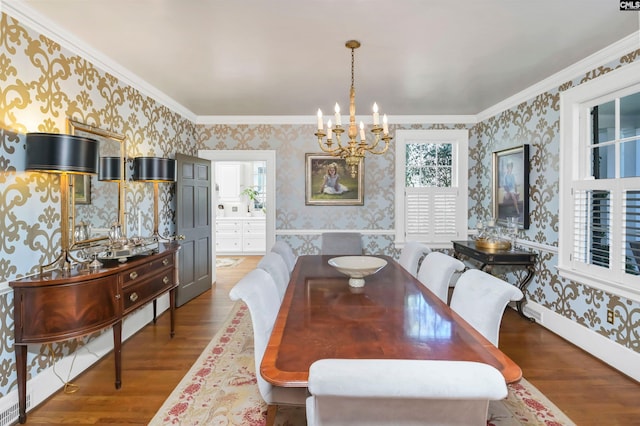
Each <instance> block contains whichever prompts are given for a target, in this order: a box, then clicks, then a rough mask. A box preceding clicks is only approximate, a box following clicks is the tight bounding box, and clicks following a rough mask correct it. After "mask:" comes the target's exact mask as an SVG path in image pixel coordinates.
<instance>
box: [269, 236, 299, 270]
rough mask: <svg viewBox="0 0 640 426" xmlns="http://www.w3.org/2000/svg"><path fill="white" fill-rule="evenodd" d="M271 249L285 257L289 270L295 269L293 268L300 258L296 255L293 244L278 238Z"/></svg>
mask: <svg viewBox="0 0 640 426" xmlns="http://www.w3.org/2000/svg"><path fill="white" fill-rule="evenodd" d="M271 251H273V252H276V253H278V254H279V255H280V256H282V259H284V263H286V264H287V268H288V269H289V272H291V271H293V268H294V267H295V266H296V261H297V260H298V258H297V257H296V255H295V253H294V252H293V250H291V246H290V245H289V244H287V243H286V242H284V241H282V240H278V241H276V242H275V244H274V245H273V247H271Z"/></svg>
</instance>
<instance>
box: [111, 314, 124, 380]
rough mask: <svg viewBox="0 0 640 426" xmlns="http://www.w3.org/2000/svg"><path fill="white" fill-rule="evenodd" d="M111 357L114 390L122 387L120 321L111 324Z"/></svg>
mask: <svg viewBox="0 0 640 426" xmlns="http://www.w3.org/2000/svg"><path fill="white" fill-rule="evenodd" d="M112 328H113V356H114V360H115V365H116V389H120V387H121V386H122V321H118V322H116V323H115V324H113V327H112Z"/></svg>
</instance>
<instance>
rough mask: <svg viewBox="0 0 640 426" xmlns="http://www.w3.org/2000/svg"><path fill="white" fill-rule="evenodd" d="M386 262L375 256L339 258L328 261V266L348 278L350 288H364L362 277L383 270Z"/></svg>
mask: <svg viewBox="0 0 640 426" xmlns="http://www.w3.org/2000/svg"><path fill="white" fill-rule="evenodd" d="M386 264H387V261H386V260H384V259H380V258H379V257H375V256H340V257H333V258H331V259H329V265H331V266H333V267H334V268H336V269H337V270H338V271H340V272H342V273H343V274H345V275H347V276H349V277H350V279H349V285H350V286H351V287H362V286H364V277H366V276H369V275H372V274H375V273H376V272H378V271H379V270H380V269H382V268H384V267H385V265H386Z"/></svg>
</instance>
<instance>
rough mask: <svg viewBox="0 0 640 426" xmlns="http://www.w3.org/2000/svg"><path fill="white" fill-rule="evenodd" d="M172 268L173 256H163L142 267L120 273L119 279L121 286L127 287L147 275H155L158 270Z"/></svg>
mask: <svg viewBox="0 0 640 426" xmlns="http://www.w3.org/2000/svg"><path fill="white" fill-rule="evenodd" d="M172 266H173V256H171V255H170V256H164V257H162V258H159V259H154V260H152V261H151V262H147V263H145V264H143V265H138V266H136V267H135V268H131V269H128V270H126V271H125V272H121V273H120V277H121V278H122V284H123V285H128V284H131V283H133V282H134V281H140V280H144V279H145V278H146V277H147V274H153V273H157V272H158V270H159V269H162V268H169V267H172Z"/></svg>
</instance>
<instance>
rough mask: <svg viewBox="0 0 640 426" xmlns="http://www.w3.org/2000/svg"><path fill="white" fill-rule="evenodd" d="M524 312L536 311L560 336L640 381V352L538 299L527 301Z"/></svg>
mask: <svg viewBox="0 0 640 426" xmlns="http://www.w3.org/2000/svg"><path fill="white" fill-rule="evenodd" d="M524 313H525V314H527V315H532V316H534V317H535V318H536V319H538V318H540V321H538V323H539V324H540V325H542V326H543V327H545V328H547V329H549V330H551V331H552V332H554V333H555V334H557V335H559V336H560V337H562V338H564V339H566V340H568V341H569V342H571V343H573V344H574V345H576V346H578V347H580V348H582V349H584V350H585V351H586V352H588V353H590V354H591V355H593V356H595V357H596V358H598V359H600V360H602V361H603V362H605V363H607V364H609V365H610V366H612V367H613V368H615V369H616V370H619V371H620V372H622V373H624V374H626V375H627V376H629V377H631V378H633V379H635V380H636V381H639V382H640V354H639V353H637V352H634V351H632V350H631V349H628V348H625V347H624V346H622V345H620V344H618V343H616V342H614V341H612V340H610V339H607V338H606V337H604V336H603V335H601V334H598V333H596V332H595V331H592V330H590V329H588V328H586V327H584V326H582V325H580V324H578V323H576V322H574V321H571V320H569V319H567V318H565V317H563V316H562V315H559V314H557V313H555V312H553V311H552V310H550V309H547V308H545V307H544V306H542V305H539V304H537V303H535V302H530V301H527V303H526V304H525V306H524Z"/></svg>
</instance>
